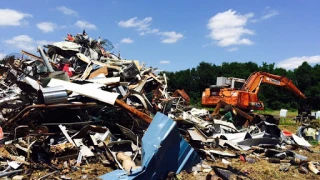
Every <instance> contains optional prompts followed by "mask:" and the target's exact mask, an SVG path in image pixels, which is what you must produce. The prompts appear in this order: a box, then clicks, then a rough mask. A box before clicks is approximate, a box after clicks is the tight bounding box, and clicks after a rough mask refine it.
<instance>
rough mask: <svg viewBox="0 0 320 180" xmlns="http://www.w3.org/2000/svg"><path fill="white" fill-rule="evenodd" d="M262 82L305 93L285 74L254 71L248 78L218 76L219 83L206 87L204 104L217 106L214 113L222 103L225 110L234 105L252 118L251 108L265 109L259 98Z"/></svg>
mask: <svg viewBox="0 0 320 180" xmlns="http://www.w3.org/2000/svg"><path fill="white" fill-rule="evenodd" d="M261 83H267V84H271V85H274V86H281V87H285V88H286V89H288V90H289V91H291V92H293V93H294V94H295V95H297V96H298V97H300V98H302V99H306V97H305V95H304V94H303V93H302V92H301V91H300V90H299V89H298V88H297V87H296V86H295V85H294V84H293V82H292V81H291V80H289V79H288V78H287V77H284V76H278V75H274V74H270V73H266V72H260V71H258V72H254V73H252V74H251V75H250V76H249V78H248V79H247V80H245V79H239V78H232V77H231V78H226V77H217V84H216V85H211V86H210V88H206V89H205V91H204V92H203V93H202V102H201V103H202V105H203V106H209V107H212V106H216V109H215V111H214V113H218V112H219V109H220V107H221V105H223V106H225V110H226V109H227V108H228V109H229V108H230V110H231V109H232V107H233V110H235V109H236V111H237V112H238V113H239V114H241V115H242V116H244V117H246V118H247V119H250V120H252V118H251V117H250V116H248V115H246V114H245V113H246V112H249V111H250V110H263V109H264V104H263V102H262V101H259V100H258V92H259V88H260V85H261Z"/></svg>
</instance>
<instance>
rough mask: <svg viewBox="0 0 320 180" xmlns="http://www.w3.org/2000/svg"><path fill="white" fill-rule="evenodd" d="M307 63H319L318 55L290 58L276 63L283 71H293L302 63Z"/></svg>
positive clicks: (319, 57) (319, 56)
mask: <svg viewBox="0 0 320 180" xmlns="http://www.w3.org/2000/svg"><path fill="white" fill-rule="evenodd" d="M305 61H307V62H308V63H309V64H317V63H320V55H317V56H301V57H291V58H288V59H285V60H282V61H280V62H278V63H277V65H276V66H277V67H281V68H284V69H294V68H297V67H299V66H300V65H301V64H302V63H303V62H305Z"/></svg>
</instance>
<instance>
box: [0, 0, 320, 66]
mask: <svg viewBox="0 0 320 180" xmlns="http://www.w3.org/2000/svg"><path fill="white" fill-rule="evenodd" d="M319 7H320V1H318V0H308V1H300V0H283V1H278V0H269V1H256V0H247V1H238V0H175V1H172V0H161V1H160V0H158V1H155V0H152V1H151V0H135V1H133V0H95V1H84V0H68V1H67V0H42V1H37V0H23V1H21V0H1V4H0V32H1V36H0V58H1V57H3V56H4V55H6V54H10V53H15V52H19V51H20V50H22V49H23V50H26V51H30V52H35V49H36V46H38V45H44V44H48V43H52V42H55V41H62V40H63V38H64V37H65V36H66V35H67V34H68V33H70V34H77V33H80V32H82V30H83V29H85V30H86V31H87V33H88V34H89V36H91V37H92V38H98V37H99V36H101V37H103V38H106V39H109V40H110V41H111V42H113V44H114V45H115V47H116V48H115V49H114V50H113V51H114V53H118V51H120V53H121V55H122V57H124V58H126V59H136V60H139V61H141V62H145V63H146V64H147V66H152V67H158V68H159V69H164V70H168V71H177V70H182V69H187V68H192V67H196V66H197V65H198V64H199V62H201V61H206V62H210V63H214V64H217V65H220V64H221V63H222V62H234V61H237V62H247V61H253V62H256V63H258V64H259V65H261V64H262V62H267V63H275V64H276V66H277V67H283V68H286V69H293V68H296V67H298V66H299V65H300V64H301V63H302V62H303V61H308V62H309V63H310V64H312V65H313V64H316V63H319V62H320V21H319V17H320V11H319V10H318V9H319Z"/></svg>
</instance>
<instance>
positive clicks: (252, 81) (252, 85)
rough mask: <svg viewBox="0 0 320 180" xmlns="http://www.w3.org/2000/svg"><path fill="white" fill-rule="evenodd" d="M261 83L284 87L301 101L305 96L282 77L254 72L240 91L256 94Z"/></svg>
mask: <svg viewBox="0 0 320 180" xmlns="http://www.w3.org/2000/svg"><path fill="white" fill-rule="evenodd" d="M261 83H267V84H272V85H275V86H281V87H285V88H286V89H288V90H289V91H291V92H293V93H294V94H296V95H297V96H299V97H300V98H302V99H306V96H305V95H304V94H303V93H302V92H301V91H300V90H299V89H298V88H297V87H296V86H295V85H294V84H293V82H292V81H291V80H290V79H288V78H287V77H284V76H278V75H274V74H270V73H266V72H260V71H258V72H254V73H252V74H251V75H250V77H249V78H248V79H247V81H246V82H245V83H244V85H243V87H242V89H241V90H242V91H246V92H249V93H254V94H257V93H258V92H259V87H260V85H261Z"/></svg>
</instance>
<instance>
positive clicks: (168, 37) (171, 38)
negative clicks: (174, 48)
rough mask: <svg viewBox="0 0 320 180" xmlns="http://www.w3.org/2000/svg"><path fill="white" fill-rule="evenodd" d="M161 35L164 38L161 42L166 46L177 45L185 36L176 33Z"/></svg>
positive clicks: (162, 33) (163, 33)
mask: <svg viewBox="0 0 320 180" xmlns="http://www.w3.org/2000/svg"><path fill="white" fill-rule="evenodd" d="M160 34H161V35H162V36H163V37H164V39H163V40H162V41H161V42H162V43H166V44H172V43H176V42H177V41H179V40H180V39H181V38H183V34H181V33H176V32H175V31H170V32H160Z"/></svg>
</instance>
